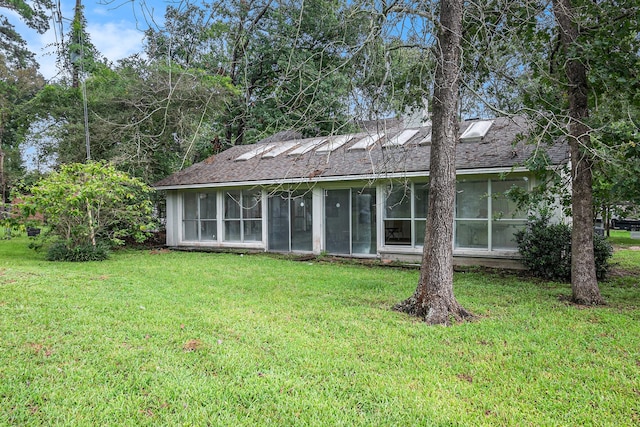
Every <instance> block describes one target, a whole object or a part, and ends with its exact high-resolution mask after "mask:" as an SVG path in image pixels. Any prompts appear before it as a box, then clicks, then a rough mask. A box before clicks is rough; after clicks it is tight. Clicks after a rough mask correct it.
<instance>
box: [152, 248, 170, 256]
mask: <svg viewBox="0 0 640 427" xmlns="http://www.w3.org/2000/svg"><path fill="white" fill-rule="evenodd" d="M169 252H171V251H170V250H169V249H167V248H161V249H152V250H150V251H149V253H150V254H151V255H160V254H168V253H169Z"/></svg>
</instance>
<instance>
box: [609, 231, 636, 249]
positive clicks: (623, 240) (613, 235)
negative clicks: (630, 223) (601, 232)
mask: <svg viewBox="0 0 640 427" xmlns="http://www.w3.org/2000/svg"><path fill="white" fill-rule="evenodd" d="M609 234H610V236H609V238H608V239H609V242H611V244H612V245H618V246H623V247H624V246H640V240H639V239H632V238H631V232H629V231H626V230H610V231H609Z"/></svg>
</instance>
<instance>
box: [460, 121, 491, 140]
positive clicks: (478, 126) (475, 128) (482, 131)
mask: <svg viewBox="0 0 640 427" xmlns="http://www.w3.org/2000/svg"><path fill="white" fill-rule="evenodd" d="M492 124H493V120H480V121H477V122H473V123H471V124H470V125H469V126H468V127H467V128H466V129H465V131H464V132H462V135H460V141H461V142H471V141H482V139H483V138H484V137H485V135H486V134H487V132H489V128H490V127H491V125H492Z"/></svg>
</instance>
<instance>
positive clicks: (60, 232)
mask: <svg viewBox="0 0 640 427" xmlns="http://www.w3.org/2000/svg"><path fill="white" fill-rule="evenodd" d="M31 193H32V196H31V197H28V198H26V201H25V204H27V203H31V204H32V206H33V210H34V211H35V212H38V213H40V214H42V215H44V217H45V218H46V221H47V224H49V226H50V227H51V233H52V234H53V235H55V236H57V237H58V238H59V239H61V240H62V241H63V242H64V246H65V247H66V248H67V249H68V250H69V251H71V255H68V256H69V257H72V258H78V260H79V259H82V258H83V257H85V256H86V255H85V254H86V253H87V250H86V247H87V246H93V247H94V249H95V248H97V247H98V245H99V243H100V242H101V241H106V242H111V243H112V244H119V243H122V240H123V239H124V238H125V237H130V238H133V239H135V240H136V241H144V240H145V239H146V238H147V236H148V232H147V230H149V229H150V228H151V227H153V221H152V204H151V201H150V199H149V195H150V193H151V189H150V188H149V187H147V186H146V185H145V184H143V183H142V182H141V181H139V180H137V179H135V178H131V177H130V176H128V175H127V174H126V173H124V172H121V171H118V170H117V169H115V167H113V166H111V165H108V164H106V163H102V162H90V163H87V164H81V163H76V164H69V165H65V166H62V167H61V168H60V171H58V172H53V173H51V174H50V175H49V176H47V177H45V178H43V179H42V180H40V181H39V182H38V183H37V184H36V185H35V186H33V188H32V189H31ZM76 248H80V249H77V250H76ZM54 252H55V253H60V252H61V249H60V248H56V249H55V250H54ZM65 256H67V255H65Z"/></svg>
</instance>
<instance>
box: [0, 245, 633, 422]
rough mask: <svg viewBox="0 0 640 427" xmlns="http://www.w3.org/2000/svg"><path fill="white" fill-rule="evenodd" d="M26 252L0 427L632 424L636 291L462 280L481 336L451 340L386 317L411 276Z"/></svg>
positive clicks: (507, 278)
mask: <svg viewBox="0 0 640 427" xmlns="http://www.w3.org/2000/svg"><path fill="white" fill-rule="evenodd" d="M26 245H27V241H26V238H17V239H13V240H11V241H0V425H65V426H66V425H79V426H85V425H104V426H106V425H153V426H156V425H228V426H236V425H247V426H249V425H251V426H253V425H331V426H333V425H343V426H357V425H364V426H373V425H400V426H405V425H438V426H455V425H460V426H479V425H518V426H526V425H531V426H540V425H554V426H555V425H601V426H607V425H611V426H621V425H639V424H640V287H639V286H638V277H637V276H633V275H631V276H629V275H628V274H627V275H626V276H625V275H624V274H620V275H619V276H620V277H614V278H613V279H612V280H610V281H608V282H606V283H602V284H601V290H602V293H603V295H604V296H605V297H606V299H607V301H608V305H607V306H605V307H601V308H586V307H576V306H572V305H570V304H568V303H566V302H565V299H564V298H562V296H566V295H569V294H570V286H569V285H567V284H558V283H548V282H540V281H535V280H529V279H526V278H523V277H521V275H520V276H516V275H509V274H498V273H487V272H483V271H480V270H478V271H475V270H471V271H467V272H460V273H457V274H456V278H455V280H456V281H455V286H456V296H457V297H458V300H459V301H460V302H461V303H462V304H463V305H464V306H465V307H466V308H468V309H470V310H471V311H473V312H474V313H475V314H477V315H480V316H481V318H480V319H479V320H478V321H475V322H472V323H463V324H459V325H455V326H452V327H449V328H445V327H429V326H426V325H424V324H422V323H421V322H418V321H415V320H414V319H411V318H409V317H407V316H405V315H402V314H399V313H396V312H392V311H390V310H389V307H390V306H391V305H392V304H394V303H396V302H398V301H400V300H401V299H403V298H405V297H407V296H409V295H410V294H411V292H412V291H413V290H414V288H415V285H416V283H417V278H418V272H417V271H416V270H403V269H395V268H388V267H387V268H382V267H365V266H360V265H347V264H335V263H333V264H332V263H328V262H309V261H305V262H296V261H291V260H284V259H278V258H274V257H269V256H266V255H245V256H239V255H233V254H205V253H184V252H166V251H156V252H152V251H121V252H117V253H116V254H114V256H113V257H112V259H110V260H109V261H106V262H101V263H84V264H73V263H50V262H47V261H44V260H43V257H42V255H41V254H38V253H35V252H33V251H30V250H29V249H27V248H26ZM622 252H629V250H625V251H619V252H617V253H616V257H619V256H620V253H622ZM635 259H636V260H637V258H635ZM639 265H640V264H639ZM631 267H633V266H631ZM637 267H638V265H636V266H635V267H634V268H637ZM620 268H622V267H620ZM625 268H626V267H625ZM635 271H640V269H638V270H635ZM623 276H624V277H623Z"/></svg>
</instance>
